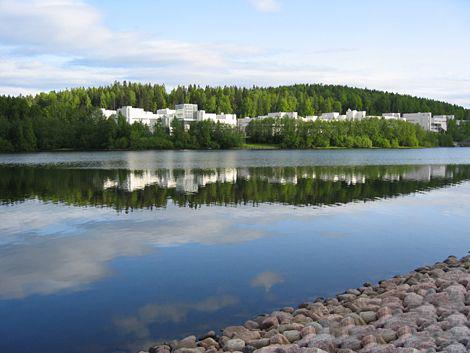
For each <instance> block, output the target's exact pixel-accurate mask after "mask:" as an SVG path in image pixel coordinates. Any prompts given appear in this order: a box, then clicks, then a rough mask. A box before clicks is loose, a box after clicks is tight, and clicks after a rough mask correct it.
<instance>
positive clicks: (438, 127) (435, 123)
mask: <svg viewBox="0 0 470 353" xmlns="http://www.w3.org/2000/svg"><path fill="white" fill-rule="evenodd" d="M454 119H455V116H454V115H434V116H433V117H432V120H431V131H433V132H442V131H447V124H448V122H449V120H454Z"/></svg>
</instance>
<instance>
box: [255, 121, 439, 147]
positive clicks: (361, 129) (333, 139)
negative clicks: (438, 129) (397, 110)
mask: <svg viewBox="0 0 470 353" xmlns="http://www.w3.org/2000/svg"><path fill="white" fill-rule="evenodd" d="M246 131H247V137H248V140H249V141H250V142H252V143H268V144H269V143H271V144H275V143H280V144H281V146H282V147H284V148H325V147H341V148H372V147H380V148H390V147H394V148H397V147H433V146H439V144H440V142H441V141H443V140H441V139H440V138H439V137H438V136H439V135H440V134H436V133H431V132H427V131H424V130H423V129H422V128H421V127H419V126H418V125H415V124H411V123H408V122H404V121H400V120H384V119H364V120H360V121H332V122H327V121H315V122H304V121H302V120H294V119H260V120H252V121H251V122H250V124H249V125H248V127H247V129H246ZM446 146H447V144H446Z"/></svg>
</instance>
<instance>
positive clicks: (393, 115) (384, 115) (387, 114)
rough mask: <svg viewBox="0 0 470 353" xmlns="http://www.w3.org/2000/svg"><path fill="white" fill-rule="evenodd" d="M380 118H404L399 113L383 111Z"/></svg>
mask: <svg viewBox="0 0 470 353" xmlns="http://www.w3.org/2000/svg"><path fill="white" fill-rule="evenodd" d="M382 118H384V119H385V120H404V118H402V117H401V114H400V113H383V114H382Z"/></svg>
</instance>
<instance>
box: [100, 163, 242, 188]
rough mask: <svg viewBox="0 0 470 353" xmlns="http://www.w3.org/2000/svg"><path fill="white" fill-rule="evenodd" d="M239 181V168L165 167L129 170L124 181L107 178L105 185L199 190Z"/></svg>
mask: <svg viewBox="0 0 470 353" xmlns="http://www.w3.org/2000/svg"><path fill="white" fill-rule="evenodd" d="M236 181H237V169H236V168H225V169H214V170H210V171H204V172H198V171H195V170H194V171H193V170H190V169H188V170H178V169H176V170H173V169H164V170H157V171H155V172H151V171H150V170H141V171H140V170H137V171H129V173H128V174H127V177H126V178H125V179H124V181H121V182H118V181H116V180H110V179H107V180H106V181H105V182H104V184H103V187H104V188H105V189H109V188H121V189H124V190H127V191H134V190H140V189H144V188H145V187H147V186H150V185H158V186H160V187H162V188H166V189H170V188H175V189H176V190H177V191H180V192H197V191H198V190H199V187H203V186H206V185H207V184H212V183H234V182H236Z"/></svg>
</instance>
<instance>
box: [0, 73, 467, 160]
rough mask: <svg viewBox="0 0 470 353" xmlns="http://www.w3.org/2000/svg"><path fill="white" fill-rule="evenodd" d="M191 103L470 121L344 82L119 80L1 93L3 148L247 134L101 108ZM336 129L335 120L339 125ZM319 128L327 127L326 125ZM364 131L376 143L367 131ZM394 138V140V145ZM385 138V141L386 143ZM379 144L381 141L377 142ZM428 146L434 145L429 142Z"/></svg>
mask: <svg viewBox="0 0 470 353" xmlns="http://www.w3.org/2000/svg"><path fill="white" fill-rule="evenodd" d="M189 102H191V103H196V104H198V105H199V109H205V110H206V111H208V112H217V113H220V112H225V113H236V114H237V115H238V117H244V116H251V117H253V116H258V115H265V114H267V113H269V112H272V111H297V112H299V114H300V115H301V116H306V115H313V114H315V115H319V114H321V113H323V112H330V111H338V112H340V113H344V112H345V111H346V110H347V109H348V108H351V109H357V110H367V111H368V114H370V115H380V114H381V113H383V112H402V113H406V112H417V111H430V112H432V113H433V114H454V115H455V116H456V117H457V118H458V119H469V120H470V110H468V109H464V108H463V107H460V106H457V105H452V104H449V103H445V102H440V101H436V100H430V99H425V98H417V97H411V96H408V95H399V94H395V93H387V92H380V91H375V90H368V89H358V88H351V87H346V86H334V85H319V84H302V85H293V86H281V87H255V86H254V87H251V88H246V87H236V86H226V87H200V86H195V85H190V86H187V87H183V86H180V87H176V88H174V89H173V90H171V91H170V92H167V90H166V88H165V86H163V85H153V84H140V83H129V82H122V83H120V82H115V83H114V84H112V85H109V86H104V87H91V88H74V89H69V90H64V91H59V92H56V91H52V92H48V93H40V94H38V95H35V96H19V97H9V96H0V151H3V152H15V151H38V150H56V149H78V150H88V149H121V148H123V149H145V148H231V147H237V146H240V144H241V143H242V142H243V138H242V136H241V134H240V133H239V132H238V131H236V130H235V129H230V128H227V127H222V126H220V125H217V124H213V123H205V122H204V123H200V124H196V125H194V126H193V127H194V129H191V130H194V131H191V130H190V131H189V132H185V131H183V130H181V126H175V127H174V131H175V133H174V134H169V131H168V130H167V129H164V128H163V127H161V126H157V127H156V128H155V129H149V128H147V127H145V126H142V125H139V124H134V125H132V126H131V125H129V124H127V122H126V121H125V120H123V119H116V120H113V119H105V118H103V117H102V115H101V114H100V113H99V109H98V108H107V109H116V108H119V107H121V106H124V105H132V106H134V107H140V108H144V109H145V110H148V111H153V112H156V110H157V109H161V108H167V107H170V108H173V107H174V105H175V104H178V103H189ZM175 124H176V123H175ZM340 125H341V124H340ZM360 126H362V125H360V124H359V127H358V128H361V127H360ZM333 127H336V125H334V124H333V125H332V127H331V128H333ZM325 128H326V127H325ZM321 129H322V131H323V129H324V128H321ZM417 134H418V135H419V134H420V133H417ZM362 135H364V136H365V135H367V136H368V138H369V139H371V140H373V138H372V137H371V136H370V135H368V133H367V132H364V134H362V133H361V135H360V136H362ZM449 136H450V138H451V139H455V140H468V139H469V136H470V131H466V130H463V129H462V128H457V127H455V128H454V130H453V133H451V134H449ZM360 138H361V137H358V138H356V137H354V139H355V140H357V141H355V142H352V141H349V142H347V143H342V144H344V145H368V144H369V142H368V141H367V140H366V139H363V140H364V141H362V142H361V143H360V142H359V139H360ZM417 138H418V144H419V145H422V143H421V142H420V137H419V136H417ZM349 140H350V139H349ZM398 140H400V139H398ZM332 141H333V143H332ZM334 141H335V139H334V138H333V139H330V143H329V144H330V145H331V146H335V145H337V144H336V142H334ZM394 141H395V140H393V139H389V142H390V144H391V146H392V147H393V145H394ZM307 142H308V141H307ZM382 142H383V145H387V143H386V142H385V141H382ZM399 144H400V142H399ZM283 145H284V146H285V147H291V148H297V146H299V145H305V146H310V147H311V146H314V145H312V144H311V143H303V144H302V143H299V142H298V141H293V142H291V143H287V141H284V143H283ZM320 145H321V144H320ZM373 145H376V144H375V143H374V141H373ZM423 145H435V143H430V142H429V141H426V143H425V144H423Z"/></svg>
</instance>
